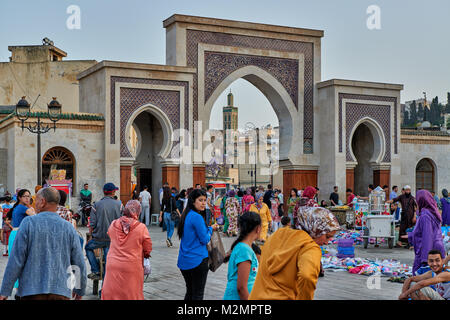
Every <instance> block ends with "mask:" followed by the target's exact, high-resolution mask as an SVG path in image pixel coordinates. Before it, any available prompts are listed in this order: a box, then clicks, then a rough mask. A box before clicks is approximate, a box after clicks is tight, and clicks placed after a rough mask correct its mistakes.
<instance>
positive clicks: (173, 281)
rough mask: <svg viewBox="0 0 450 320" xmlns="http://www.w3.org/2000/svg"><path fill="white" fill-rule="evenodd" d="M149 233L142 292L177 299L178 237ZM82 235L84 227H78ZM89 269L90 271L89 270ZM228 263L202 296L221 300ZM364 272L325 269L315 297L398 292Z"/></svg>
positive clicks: (398, 254)
mask: <svg viewBox="0 0 450 320" xmlns="http://www.w3.org/2000/svg"><path fill="white" fill-rule="evenodd" d="M149 230H150V237H151V238H152V242H153V251H152V254H151V255H152V257H151V264H152V274H151V275H150V276H149V277H148V279H147V280H146V282H145V283H144V296H145V299H147V300H179V299H183V298H184V294H185V284H184V279H183V277H182V275H181V273H180V271H179V269H178V268H177V258H178V248H179V244H180V242H179V240H178V238H177V237H176V236H175V235H174V237H173V239H172V241H173V243H174V247H173V248H168V247H167V245H166V242H165V235H166V233H165V232H164V233H163V232H162V231H161V228H159V227H156V226H152V227H150V229H149ZM80 232H82V233H83V235H84V234H85V233H86V232H87V229H86V228H80ZM233 239H235V238H227V237H223V241H224V245H225V249H226V250H228V248H230V246H231V243H232V242H233ZM355 254H356V256H357V257H362V258H370V259H376V258H380V259H385V258H390V259H398V260H400V261H401V262H402V263H406V264H410V265H411V264H412V262H413V260H414V254H413V252H412V251H411V250H406V249H395V248H394V249H388V248H387V245H383V244H381V245H380V247H378V248H375V247H374V246H373V245H372V246H369V248H368V249H363V248H362V247H361V246H356V249H355ZM7 259H8V258H7V257H2V256H0V274H1V279H3V272H4V270H5V267H6V263H7ZM86 266H87V268H88V270H90V269H89V262H88V261H87V258H86ZM88 273H89V272H88ZM226 278H227V265H222V266H221V267H220V268H219V269H218V270H217V271H216V272H209V274H208V281H207V283H206V290H205V299H210V300H220V299H222V297H223V294H224V292H225V287H226V283H227V281H226ZM367 279H368V277H367V276H363V275H354V274H350V273H348V272H346V271H340V272H333V271H329V270H326V271H325V277H324V278H319V282H318V284H317V290H316V293H315V299H316V300H361V299H362V300H395V299H397V297H398V296H399V294H400V291H401V287H402V285H401V284H399V283H392V282H388V281H387V279H388V278H387V277H382V278H381V289H379V290H378V289H372V290H370V289H368V288H367ZM83 299H84V300H96V299H98V297H97V296H95V295H92V281H90V280H88V288H87V292H86V296H85V297H84V298H83Z"/></svg>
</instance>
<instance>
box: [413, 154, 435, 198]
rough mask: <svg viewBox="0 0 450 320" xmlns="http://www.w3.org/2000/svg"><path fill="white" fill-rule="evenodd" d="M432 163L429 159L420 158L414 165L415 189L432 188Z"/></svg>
mask: <svg viewBox="0 0 450 320" xmlns="http://www.w3.org/2000/svg"><path fill="white" fill-rule="evenodd" d="M434 175H435V172H434V165H433V163H432V161H431V160H430V159H426V158H425V159H422V160H420V161H419V163H418V164H417V166H416V190H420V189H425V190H428V191H433V190H434Z"/></svg>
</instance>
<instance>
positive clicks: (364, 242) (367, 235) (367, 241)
mask: <svg viewBox="0 0 450 320" xmlns="http://www.w3.org/2000/svg"><path fill="white" fill-rule="evenodd" d="M363 235H364V236H366V237H367V238H364V239H363V246H364V249H367V245H368V244H369V229H367V227H364V229H363Z"/></svg>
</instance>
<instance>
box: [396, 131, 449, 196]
mask: <svg viewBox="0 0 450 320" xmlns="http://www.w3.org/2000/svg"><path fill="white" fill-rule="evenodd" d="M404 139H407V140H409V143H406V142H404V143H401V144H400V155H401V175H400V179H399V180H398V184H397V185H398V186H399V188H400V189H401V188H402V187H403V186H405V185H407V184H408V185H410V186H411V188H412V190H411V192H412V193H413V194H415V192H416V191H417V190H416V166H417V164H418V163H419V161H420V160H422V159H423V158H428V159H430V160H432V161H433V163H434V167H435V181H434V188H435V190H434V191H436V193H437V194H438V195H439V197H442V194H441V191H442V189H444V188H446V189H447V190H450V161H449V160H450V137H446V138H441V137H432V136H431V137H430V136H425V137H422V136H419V137H417V136H410V135H402V140H404ZM430 139H431V140H434V141H433V142H430ZM423 140H428V141H427V142H426V143H419V142H420V141H423ZM437 141H440V142H441V143H436V142H437ZM445 141H446V143H445Z"/></svg>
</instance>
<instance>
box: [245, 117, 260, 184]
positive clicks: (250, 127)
mask: <svg viewBox="0 0 450 320" xmlns="http://www.w3.org/2000/svg"><path fill="white" fill-rule="evenodd" d="M245 129H246V130H255V129H256V141H254V142H253V143H254V144H255V189H256V154H257V151H256V148H257V144H258V142H257V141H258V128H256V125H255V124H254V123H253V122H247V123H246V124H245Z"/></svg>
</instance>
